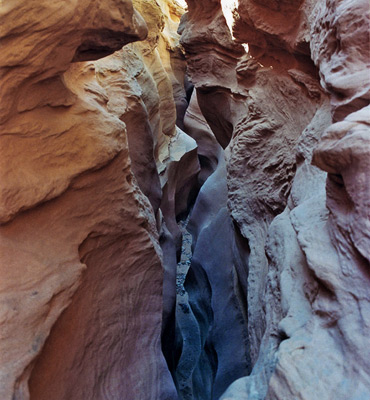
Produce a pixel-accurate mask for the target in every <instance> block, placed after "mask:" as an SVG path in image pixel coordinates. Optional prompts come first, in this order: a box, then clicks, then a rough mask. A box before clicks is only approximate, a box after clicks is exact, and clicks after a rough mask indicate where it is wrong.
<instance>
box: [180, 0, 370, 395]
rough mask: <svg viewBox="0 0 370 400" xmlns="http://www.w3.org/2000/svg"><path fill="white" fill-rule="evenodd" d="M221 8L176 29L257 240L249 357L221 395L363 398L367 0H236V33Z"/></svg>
mask: <svg viewBox="0 0 370 400" xmlns="http://www.w3.org/2000/svg"><path fill="white" fill-rule="evenodd" d="M221 3H222V2H221ZM223 6H224V4H223ZM223 9H225V7H223ZM220 10H221V6H220V2H218V1H207V2H203V3H202V5H200V4H198V3H197V4H195V3H193V2H189V13H188V14H187V15H186V16H185V17H184V18H183V24H182V26H181V30H182V32H183V33H182V35H183V36H182V43H183V45H184V48H185V50H186V52H187V54H186V56H187V60H188V63H189V72H190V75H191V79H192V81H193V83H194V85H195V87H196V89H197V95H198V103H199V106H200V109H201V111H202V112H203V114H204V116H205V118H206V120H207V122H208V123H209V126H210V127H211V129H212V130H213V132H214V134H215V136H216V138H217V140H218V141H219V143H220V144H221V145H222V146H223V147H224V148H226V147H227V170H228V177H227V187H228V208H229V210H230V213H231V216H232V218H233V220H234V221H235V222H236V223H237V225H238V226H239V228H240V231H241V233H242V235H243V236H244V237H245V238H247V239H248V242H249V247H250V254H249V259H248V267H247V269H248V273H249V275H248V285H247V286H248V287H247V300H248V301H247V303H248V331H249V340H250V358H251V361H252V367H253V369H252V372H251V374H250V376H248V377H245V378H241V379H239V380H237V381H236V382H235V383H233V384H232V385H231V386H230V388H229V389H228V390H227V391H226V392H225V394H224V395H223V396H222V397H221V398H222V399H239V398H240V399H245V398H248V399H264V398H271V399H277V398H278V399H290V398H294V399H312V398H323V399H330V398H338V399H346V398H352V397H353V398H361V399H362V398H364V399H365V398H368V397H369V393H368V387H369V374H368V372H367V371H369V369H370V368H369V366H368V361H367V360H368V359H369V355H368V352H367V351H366V350H365V351H364V352H363V353H362V354H361V355H360V354H359V353H358V352H359V351H360V350H359V349H360V348H363V349H364V348H367V346H366V345H365V343H366V338H365V336H366V335H365V332H366V328H365V327H366V326H368V325H369V321H368V314H369V312H368V308H369V299H368V296H366V294H365V292H366V290H365V287H366V286H368V283H369V281H368V273H367V270H368V262H369V253H368V248H369V243H368V241H369V231H370V229H369V225H368V215H369V204H368V197H369V175H370V170H369V162H368V159H369V157H368V155H369V147H368V145H367V144H366V143H368V142H369V136H368V135H369V131H370V130H369V110H368V109H367V108H363V107H364V106H365V105H366V104H367V102H368V99H369V90H368V84H369V80H368V79H367V78H366V76H367V74H368V62H369V59H368V47H369V38H368V26H369V23H368V18H369V17H368V15H369V9H368V5H365V2H358V3H356V5H354V4H353V2H351V1H342V2H339V3H337V2H334V1H333V2H331V1H329V2H325V1H320V2H317V4H316V3H315V2H311V1H298V2H293V3H292V2H271V1H268V2H267V1H266V2H265V1H264V2H255V1H252V0H245V1H239V6H238V8H237V10H236V11H235V13H234V16H235V17H236V18H235V21H236V22H235V25H234V30H233V32H230V34H228V32H227V26H226V23H225V21H224V20H223V16H222V14H221V11H220ZM229 26H231V24H230V23H229ZM233 37H234V42H232V39H233ZM352 41H353V42H356V45H353V46H352V45H351V44H350V43H351V42H352ZM310 42H311V44H310ZM237 43H242V44H244V48H245V49H248V48H249V51H248V54H244V55H243V54H242V53H241V51H240V48H239V47H238V44H237ZM247 44H248V47H247V46H246V45H247ZM310 46H311V47H310ZM311 55H312V59H313V61H314V62H315V64H316V66H317V67H318V69H319V74H318V73H317V71H316V70H315V67H314V65H313V63H312V61H311V60H310V56H311ZM319 78H320V82H321V85H322V88H320V85H319ZM323 89H324V90H326V91H327V92H329V93H328V94H329V100H330V106H329V105H328V101H327V95H325V94H324V90H323ZM356 110H359V111H357V112H354V111H356ZM332 118H333V120H334V122H336V123H335V124H333V125H331V123H332ZM343 119H344V121H342V122H339V121H341V120H343ZM324 132H325V133H324ZM315 148H316V150H315V151H314V149H315ZM313 151H314V155H313V163H314V164H315V165H317V166H319V167H320V168H322V169H323V170H324V171H327V172H328V178H327V183H326V184H325V181H326V174H325V173H324V172H322V171H320V170H319V169H318V168H316V167H314V166H313V165H311V161H312V153H313ZM206 185H207V181H206V184H205V187H206ZM365 193H366V194H365ZM210 237H211V235H210ZM209 240H210V239H209ZM195 246H196V244H195ZM195 249H196V247H195ZM190 271H191V270H190ZM196 279H197V280H198V281H201V279H205V280H206V281H207V282H208V283H207V284H208V285H209V287H210V288H209V292H210V293H213V289H215V290H217V289H216V288H217V285H219V282H218V283H217V284H215V283H213V284H210V283H209V282H210V280H209V278H208V277H204V276H201V274H200V275H199V276H198V277H197V278H196ZM228 284H229V283H228V282H227V279H225V282H224V285H225V287H227V285H228ZM213 285H215V286H213ZM189 294H190V303H191V293H189ZM193 297H194V301H195V302H196V301H198V304H201V306H200V308H201V309H202V310H203V311H208V312H209V313H211V314H212V310H213V307H214V306H213V304H212V303H211V297H209V299H208V303H207V301H206V300H205V299H203V302H202V303H201V302H200V301H199V300H198V297H197V296H196V295H193ZM225 320H226V319H225ZM213 323H215V322H214V321H213ZM224 323H225V321H222V320H219V321H217V324H220V325H221V326H222V324H224ZM200 326H201V324H200V323H199V327H200ZM224 327H225V329H227V324H226V323H225V325H224ZM352 327H353V329H352ZM213 329H217V328H215V327H213ZM210 338H211V335H209V336H208V339H210ZM203 341H204V343H207V339H204V340H203ZM350 349H352V350H353V353H351V351H352V350H350ZM357 360H358V362H357ZM356 365H357V366H358V365H361V367H357V366H356ZM204 382H206V380H205V379H203V383H204ZM353 382H358V385H357V384H355V383H353ZM193 384H194V383H193ZM208 384H212V382H211V381H208ZM195 386H196V384H194V387H195Z"/></svg>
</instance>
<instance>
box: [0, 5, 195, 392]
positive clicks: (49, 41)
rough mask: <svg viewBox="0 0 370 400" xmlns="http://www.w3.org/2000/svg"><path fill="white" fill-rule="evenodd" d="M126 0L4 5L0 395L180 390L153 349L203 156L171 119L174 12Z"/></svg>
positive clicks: (179, 69) (178, 92) (176, 55)
mask: <svg viewBox="0 0 370 400" xmlns="http://www.w3.org/2000/svg"><path fill="white" fill-rule="evenodd" d="M136 7H137V8H138V9H140V11H141V12H142V15H143V16H141V15H140V14H139V13H138V11H137V10H136V9H135V8H134V7H133V5H132V3H131V1H123V2H122V1H119V2H118V1H107V2H104V3H103V4H101V3H99V4H98V2H95V1H79V2H77V3H76V4H72V3H71V4H64V3H58V2H57V3H55V2H53V3H50V2H45V1H41V2H40V1H38V2H34V1H32V2H28V3H27V4H23V3H22V4H21V2H12V3H10V2H4V3H2V4H1V17H0V18H1V42H2V55H1V68H2V75H1V80H2V93H1V98H2V101H1V105H2V110H1V123H2V125H1V155H2V157H1V175H2V177H1V182H2V184H1V216H0V218H1V223H2V226H1V227H0V231H1V290H0V293H1V335H2V337H1V378H0V397H1V398H2V399H4V400H5V399H29V398H31V399H38V400H41V399H44V398H45V399H50V398H53V399H67V398H68V399H76V400H77V399H82V398H86V399H87V398H88V399H105V398H109V399H122V398H130V399H133V398H142V399H159V398H160V399H174V398H176V396H177V395H176V391H175V386H174V384H173V381H172V378H171V375H170V373H169V370H168V367H167V363H166V362H165V359H164V356H163V354H162V350H161V331H162V329H163V328H162V326H163V320H162V318H164V319H165V320H166V321H168V323H173V318H172V320H171V313H172V314H173V310H174V305H175V280H174V276H175V267H176V248H175V239H176V235H177V231H173V232H172V234H171V233H170V232H168V229H167V228H166V225H167V226H168V228H169V229H170V230H171V227H172V226H173V224H174V223H173V221H175V218H176V215H175V213H180V212H181V211H183V209H184V207H185V208H186V204H187V197H188V194H189V192H190V190H191V182H192V180H193V179H195V178H194V176H195V175H196V173H197V172H198V169H199V165H198V160H197V157H196V144H195V142H194V140H192V139H191V138H190V137H188V136H186V135H185V134H184V133H183V132H182V131H181V130H179V129H178V128H177V127H176V126H175V122H176V111H175V110H176V105H177V104H180V105H181V103H184V101H186V93H185V88H184V87H183V82H184V63H183V60H182V55H181V54H182V53H181V50H180V49H179V48H178V46H177V44H176V43H177V42H176V41H177V40H178V39H177V36H176V35H177V34H176V33H175V31H174V26H175V25H176V23H177V21H178V20H179V17H180V15H181V12H182V11H181V9H180V8H179V7H178V5H176V3H174V2H164V1H163V2H160V3H157V2H155V1H146V2H145V4H144V2H141V3H138V4H136ZM148 27H149V35H148ZM147 35H148V39H147V40H146V41H145V42H143V43H142V44H141V43H140V44H132V45H128V46H127V47H125V48H124V49H123V50H120V49H121V48H122V46H123V45H125V44H127V43H130V42H134V41H138V40H143V39H145V38H146V37H147ZM116 50H120V51H118V52H116V53H114V54H113V55H112V56H109V57H106V58H103V59H101V60H98V61H93V60H97V59H100V58H102V57H105V56H107V55H109V54H111V53H113V52H114V51H116ZM172 61H173V62H172ZM172 65H173V68H172ZM174 93H175V94H174ZM179 107H180V106H179ZM180 108H181V107H180ZM194 154H195V155H194ZM184 160H185V165H186V167H187V168H188V172H187V171H183V173H182V174H181V176H178V175H179V173H178V170H179V168H181V165H182V164H181V163H184ZM183 165H184V164H183ZM166 186H170V188H169V189H166ZM179 193H181V194H180V195H179ZM176 196H177V197H178V198H179V199H180V200H181V201H177V198H176ZM160 208H161V210H160ZM162 215H164V218H163V217H162ZM171 224H172V225H171ZM160 235H161V236H160ZM173 236H175V239H174V237H173ZM177 240H178V239H177ZM160 244H161V245H162V248H163V250H164V251H165V254H164V255H163V252H162V249H161V246H160ZM164 276H165V283H163V279H164ZM172 278H173V279H172ZM171 279H172V280H171ZM163 302H164V304H163ZM162 314H163V316H162ZM171 321H172V322H171Z"/></svg>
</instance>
